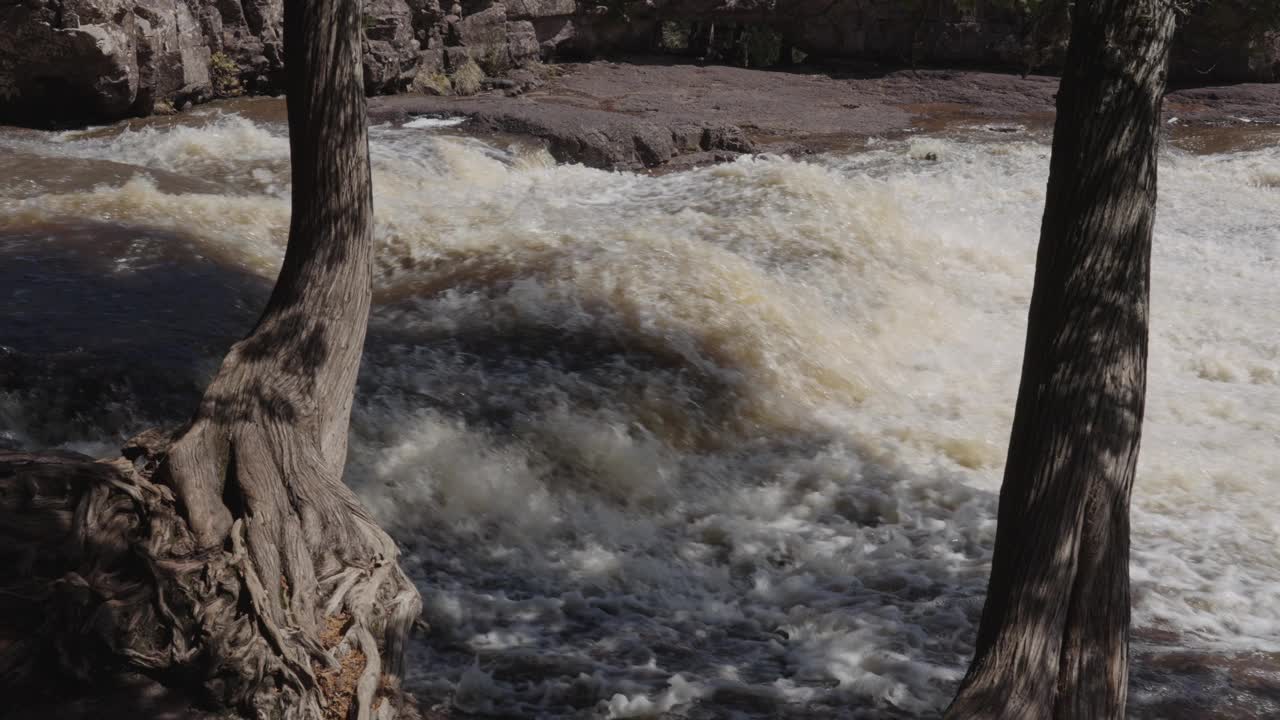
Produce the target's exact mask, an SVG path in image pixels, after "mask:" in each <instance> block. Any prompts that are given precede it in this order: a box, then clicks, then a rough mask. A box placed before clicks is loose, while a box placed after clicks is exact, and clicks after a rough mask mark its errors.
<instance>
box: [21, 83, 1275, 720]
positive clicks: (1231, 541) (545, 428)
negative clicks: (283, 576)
mask: <svg viewBox="0 0 1280 720" xmlns="http://www.w3.org/2000/svg"><path fill="white" fill-rule="evenodd" d="M273 103H274V104H273ZM240 107H241V109H242V110H243V108H250V109H252V110H253V111H252V112H248V111H242V112H235V111H233V110H235V109H236V108H221V109H220V108H218V107H207V108H203V109H200V110H197V111H195V112H193V113H189V114H187V115H184V116H181V117H180V118H177V119H162V120H153V121H149V122H146V123H135V124H134V126H133V127H131V128H128V129H122V128H109V129H97V130H90V131H80V132H63V133H37V132H29V131H18V130H5V131H3V132H0V306H2V307H3V308H4V311H3V313H0V346H3V348H0V445H3V446H9V447H33V448H34V447H49V446H61V447H67V448H71V449H76V450H81V451H85V452H90V453H92V454H108V453H112V452H114V451H115V448H117V447H118V445H119V443H120V441H121V440H122V439H124V438H125V437H127V436H128V435H131V434H133V433H135V432H137V431H140V430H142V429H144V428H146V427H148V426H152V425H157V424H174V423H177V422H180V421H181V420H182V419H183V418H184V417H185V416H186V414H187V413H189V412H190V410H191V409H192V408H193V407H194V400H195V398H197V397H198V395H199V392H200V390H201V388H202V385H203V383H205V382H206V381H207V380H208V378H209V377H210V374H211V373H212V371H213V369H214V368H215V367H216V364H217V361H218V360H219V358H220V357H221V355H222V353H223V352H224V351H225V349H226V347H227V345H228V344H229V343H230V342H232V341H233V340H235V339H236V338H237V337H239V336H240V335H242V334H243V333H244V332H245V331H246V330H247V329H248V327H249V326H250V325H251V324H252V322H253V321H254V319H255V318H256V313H257V311H258V310H259V309H260V308H261V306H262V304H263V303H264V302H265V298H266V294H267V293H268V292H269V290H270V286H271V282H272V281H273V278H274V275H275V272H276V270H277V268H278V265H279V262H280V260H281V258H282V256H283V250H284V242H285V236H286V232H287V227H288V212H289V206H288V192H289V186H288V179H289V178H288V144H287V140H286V138H285V135H284V126H283V125H282V124H281V122H280V113H279V103H276V102H275V101H259V102H258V103H257V104H254V103H245V104H243V105H242V106H240ZM416 125H417V126H416V127H396V126H391V125H384V126H378V127H375V128H373V130H372V133H371V135H372V155H373V168H374V183H375V203H376V206H377V231H376V233H377V238H376V242H377V246H378V247H377V252H376V267H375V275H376V297H375V308H374V311H373V317H372V321H371V328H370V338H369V344H368V348H367V351H366V354H365V360H364V365H363V368H362V372H361V377H360V386H359V394H358V398H357V405H356V408H355V411H354V417H353V422H352V444H351V456H350V462H349V465H348V470H347V481H348V482H349V483H350V484H352V485H353V486H354V487H356V488H357V489H358V492H359V494H360V495H361V497H362V498H363V499H364V501H365V502H366V503H367V504H368V505H369V506H370V507H371V508H372V509H373V511H374V512H375V513H376V515H377V517H378V518H379V520H380V521H381V522H382V523H383V524H384V526H385V527H387V528H388V529H389V530H390V531H391V532H392V533H393V534H394V536H395V537H396V539H397V540H398V541H399V542H400V543H401V544H402V546H403V548H404V552H405V556H404V563H405V565H406V568H407V569H408V571H409V572H410V574H411V575H412V577H413V578H414V579H415V581H416V582H417V583H418V585H419V587H420V589H421V590H422V593H423V598H424V604H425V608H426V609H425V616H424V620H425V621H426V622H427V623H428V624H429V626H430V630H429V631H427V632H426V633H424V634H423V635H421V636H420V637H419V638H418V639H417V641H415V644H414V646H413V648H412V659H411V666H412V669H411V674H410V676H409V678H408V684H409V686H410V687H411V688H412V689H413V690H414V691H415V692H417V693H418V694H419V696H420V697H421V698H422V699H423V703H424V705H425V706H427V707H433V706H434V707H437V708H439V709H441V710H446V711H450V712H453V713H455V714H456V715H458V716H464V715H466V714H477V715H481V716H487V717H501V718H535V717H537V718H605V717H613V718H621V717H653V716H669V717H678V718H744V719H746V718H773V717H788V718H863V717H866V718H892V717H930V716H935V715H936V714H937V712H938V711H939V710H940V709H941V708H942V707H944V706H945V703H946V702H947V700H948V699H949V697H950V694H951V693H952V692H953V690H954V687H955V684H956V682H957V681H958V679H959V677H960V675H961V674H962V673H963V670H964V668H965V665H966V662H967V659H968V655H969V653H970V651H971V642H972V638H973V636H974V631H975V627H976V622H977V619H978V615H979V613H980V611H981V606H982V594H983V591H984V589H985V583H986V577H987V572H988V563H989V559H990V552H991V546H992V542H993V540H994V534H995V509H996V493H997V492H998V489H999V480H1000V472H1001V467H1002V465H1003V460H1004V453H1005V448H1006V443H1007V436H1008V430H1009V425H1010V422H1011V420H1012V413H1013V405H1014V397H1015V394H1016V391H1017V382H1018V372H1019V364H1020V361H1021V357H1020V356H1021V350H1022V343H1023V334H1024V330H1025V322H1026V311H1027V305H1028V300H1029V296H1030V290H1031V280H1032V265H1033V261H1034V255H1035V246H1036V240H1037V234H1038V226H1039V220H1040V211H1041V209H1042V207H1043V202H1044V186H1045V180H1046V177H1047V173H1048V159H1049V147H1048V145H1047V143H1046V140H1045V138H1043V137H1039V136H1036V135H1035V134H1033V133H1007V132H1002V133H990V132H986V131H984V130H983V129H981V128H975V129H973V130H971V131H964V132H948V133H944V134H937V135H926V136H919V137H906V138H902V139H895V140H876V141H872V142H870V143H869V144H868V146H867V147H866V149H864V150H860V151H858V152H856V153H845V154H830V155H819V156H814V157H811V158H807V159H805V160H802V161H801V160H792V159H784V158H778V157H767V156H765V157H755V158H744V159H740V160H738V161H736V162H732V163H728V164H723V165H718V166H715V167H708V168H703V169H697V170H692V171H686V172H680V173H675V174H669V175H664V176H658V177H650V176H645V175H637V174H626V173H607V172H602V171H598V170H593V169H588V168H585V167H581V166H574V165H557V164H555V163H554V162H552V161H551V159H550V158H549V157H548V156H547V155H546V154H545V153H543V152H541V151H538V150H532V149H528V148H525V147H522V146H519V145H507V144H505V143H502V142H499V141H496V140H494V141H483V140H478V139H474V138H469V137H466V136H464V135H461V134H459V133H457V132H456V131H455V130H453V129H449V128H443V127H432V125H442V124H441V123H417V124H416ZM1002 129H1008V128H1002ZM1278 207H1280V148H1278V147H1275V146H1265V145H1264V146H1263V147H1261V148H1256V147H1255V148H1254V149H1246V150H1238V151H1233V152H1220V153H1216V154H1196V153H1192V152H1189V151H1186V150H1182V149H1178V148H1176V147H1169V148H1167V149H1166V150H1165V151H1164V152H1163V154H1162V157H1161V167H1160V202H1159V216H1158V221H1157V227H1156V239H1155V250H1154V259H1153V270H1152V275H1153V280H1152V286H1153V297H1152V318H1151V333H1152V334H1151V351H1150V354H1151V361H1150V372H1151V377H1150V387H1149V394H1148V410H1147V423H1146V429H1145V435H1144V439H1143V447H1142V453H1141V460H1140V465H1139V470H1138V472H1139V477H1138V483H1137V488H1136V491H1135V496H1134V511H1133V524H1134V527H1133V556H1132V574H1133V591H1134V603H1135V607H1134V621H1135V645H1134V651H1135V660H1134V666H1133V675H1132V678H1133V680H1132V693H1131V713H1132V714H1133V715H1134V716H1135V717H1150V718H1163V717H1170V718H1172V717H1187V718H1193V717H1195V718H1199V717H1242V718H1243V717H1258V718H1262V717H1275V716H1277V714H1280V602H1277V598H1278V597H1280V492H1277V487H1280V332H1278V330H1280V311H1277V307H1280V284H1278V283H1277V278H1278V277H1280V260H1278V255H1280V211H1278V210H1277V208H1278Z"/></svg>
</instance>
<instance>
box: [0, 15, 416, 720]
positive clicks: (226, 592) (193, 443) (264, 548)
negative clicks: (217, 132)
mask: <svg viewBox="0 0 1280 720" xmlns="http://www.w3.org/2000/svg"><path fill="white" fill-rule="evenodd" d="M360 27H361V15H360V2H359V0H286V1H285V6H284V30H285V38H284V40H285V56H286V68H287V72H288V88H287V90H288V92H287V98H288V115H289V143H290V156H291V161H292V178H293V200H292V211H293V213H292V218H291V223H290V227H289V243H288V248H287V250H286V253H285V258H284V263H283V266H282V268H281V271H280V275H279V278H278V280H277V283H276V286H275V289H274V291H273V292H272V295H271V298H270V300H269V301H268V304H267V307H266V310H265V311H264V312H263V315H262V317H261V318H260V319H259V321H258V324H257V326H256V327H255V328H254V329H253V331H252V332H251V333H250V334H249V336H248V337H246V338H245V339H244V340H242V341H240V342H238V343H236V344H235V345H234V346H233V347H232V348H231V350H230V351H229V353H228V354H227V356H226V358H225V359H224V361H223V363H222V366H221V368H220V370H219V372H218V373H217V375H216V376H215V378H214V379H213V381H212V382H211V383H210V385H209V387H208V389H207V391H206V393H205V395H204V397H203V400H202V402H201V404H200V407H199V408H198V410H197V411H196V413H195V415H194V417H193V418H192V420H191V422H190V424H189V425H188V426H187V427H186V428H184V429H183V430H181V431H180V432H179V433H177V434H176V435H174V436H166V435H163V434H159V433H149V434H144V436H142V437H140V438H138V439H136V440H135V441H133V442H132V443H131V445H130V446H129V447H127V448H126V452H125V454H126V457H127V458H128V459H129V460H130V462H126V461H114V462H111V463H86V462H83V461H71V460H67V461H65V462H62V461H57V462H55V461H54V460H53V459H51V458H47V457H46V458H44V459H43V460H41V459H33V458H18V459H14V458H13V457H8V458H2V457H0V511H3V512H4V513H6V515H7V516H8V521H9V522H16V521H15V520H14V518H15V517H19V516H21V515H23V513H26V514H28V515H31V514H32V513H35V514H34V515H32V517H37V518H44V520H47V521H48V522H47V523H46V527H44V529H43V530H42V531H41V532H28V533H27V534H26V535H22V536H21V537H19V538H18V539H16V540H15V543H16V547H17V548H18V549H19V553H20V554H21V555H22V557H26V558H28V561H29V564H30V565H31V567H32V568H34V570H33V572H32V573H31V574H30V577H28V578H24V579H22V581H20V582H17V581H16V582H15V583H13V584H8V583H6V584H5V586H4V587H0V590H5V591H13V590H14V589H15V588H16V589H17V590H16V591H15V592H8V593H5V592H0V596H3V597H5V598H7V600H6V602H12V603H13V605H12V607H9V608H7V609H8V610H10V611H12V613H13V616H14V617H24V615H23V613H24V612H25V613H27V614H30V613H31V612H32V610H33V608H38V607H40V606H41V605H44V606H47V607H50V608H53V609H52V610H49V611H47V612H46V613H45V616H47V617H49V618H53V619H52V620H48V621H46V622H45V623H43V624H39V625H38V627H37V628H36V631H35V632H34V633H32V638H34V639H30V638H28V639H24V640H22V642H21V643H18V641H16V640H14V638H17V637H19V635H20V634H21V633H20V632H19V631H20V630H22V628H18V627H17V626H4V625H0V630H2V631H3V632H2V633H0V651H3V652H0V670H4V671H5V679H4V681H3V682H0V687H3V688H5V689H12V688H13V687H14V686H16V685H20V684H22V683H28V684H30V683H32V682H36V681H38V680H39V679H40V677H41V675H42V673H46V674H48V675H49V676H50V677H54V676H61V677H66V676H68V675H69V676H71V677H72V678H75V679H76V680H80V681H84V682H89V681H90V680H92V679H93V676H94V675H95V674H97V673H96V669H97V668H110V669H111V670H113V671H121V672H125V671H128V672H141V673H143V674H146V675H149V676H151V677H152V678H153V679H156V680H159V681H160V682H162V683H163V684H166V685H171V686H179V687H183V688H189V689H190V688H195V689H198V690H199V692H198V693H197V696H198V697H197V700H198V701H199V702H200V703H202V704H203V705H205V706H208V707H214V708H231V709H234V710H236V711H238V712H240V713H242V714H244V715H246V716H250V717H272V718H275V717H284V718H308V719H310V718H347V717H348V716H349V717H352V718H360V719H362V720H363V719H364V718H370V717H375V716H376V717H379V718H390V717H395V716H397V714H399V715H400V716H404V715H406V714H408V715H412V714H414V712H413V708H412V706H411V703H410V702H409V701H408V700H407V698H406V697H405V696H404V695H403V694H402V693H399V692H398V690H397V680H398V678H399V676H400V674H401V671H402V664H403V658H404V646H405V641H406V639H407V636H408V633H409V629H410V625H411V624H412V622H413V621H414V619H415V618H416V617H417V615H418V612H419V610H420V608H421V600H420V598H419V596H418V593H417V591H416V589H415V588H414V586H413V585H412V583H410V582H409V581H408V579H407V578H406V577H405V575H404V573H403V572H402V571H401V570H400V568H399V566H398V564H397V557H398V551H397V549H396V547H395V544H394V543H393V542H392V540H391V538H390V537H389V536H388V535H387V534H386V533H385V532H383V531H382V530H381V529H379V528H378V527H377V525H376V524H375V523H374V521H373V519H372V518H371V517H370V515H369V513H368V512H367V511H366V510H365V508H364V507H363V506H362V505H361V503H360V502H359V500H358V499H357V498H356V496H355V494H354V493H353V492H352V491H351V490H350V489H349V488H347V487H346V486H345V485H344V484H343V483H342V471H343V466H344V464H345V461H346V454H347V432H348V423H349V418H350V413H351V406H352V402H353V398H354V391H355V383H356V375H357V372H358V370H359V364H360V357H361V353H362V350H363V346H364V339H365V332H366V328H367V325H368V314H369V306H370V302H371V293H372V265H371V254H372V244H373V242H372V233H373V199H372V185H371V181H370V170H369V154H368V131H367V123H366V117H365V99H364V92H363V87H362V73H361V66H360ZM6 476H7V479H6ZM59 477H61V478H63V481H58V480H57V478H59ZM51 478H52V479H51ZM51 488H52V489H51ZM41 508H44V509H48V508H54V509H55V510H56V512H54V511H49V512H46V513H44V514H41V513H40V512H37V511H39V510H41ZM28 524H29V523H28ZM68 538H70V539H69V540H68ZM50 542H52V543H53V545H54V546H57V547H59V548H60V550H59V551H58V552H57V553H43V552H42V551H40V550H39V549H38V548H40V547H43V546H42V543H43V544H44V545H48V544H49V543H50ZM68 548H69V549H68ZM28 550H30V551H31V552H28ZM15 643H17V644H15ZM16 647H21V648H25V649H27V650H30V651H31V652H29V653H26V654H25V655H19V654H16V653H15V652H9V651H10V650H13V649H14V648H16ZM40 648H46V649H47V648H54V650H53V651H49V652H45V651H42V650H40ZM42 662H43V663H45V665H43V666H42V665H40V663H42ZM37 668H42V669H40V670H39V671H37V670H36V669H37Z"/></svg>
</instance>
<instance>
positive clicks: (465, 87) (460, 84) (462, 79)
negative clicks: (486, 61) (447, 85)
mask: <svg viewBox="0 0 1280 720" xmlns="http://www.w3.org/2000/svg"><path fill="white" fill-rule="evenodd" d="M450 81H451V83H452V85H453V92H454V93H455V94H457V95H475V94H476V93H478V92H480V85H481V83H483V82H484V70H481V69H480V66H479V65H477V64H476V62H475V61H474V60H468V61H467V62H466V63H465V64H463V66H462V67H460V68H458V69H457V70H456V71H454V73H453V75H452V76H451V77H450Z"/></svg>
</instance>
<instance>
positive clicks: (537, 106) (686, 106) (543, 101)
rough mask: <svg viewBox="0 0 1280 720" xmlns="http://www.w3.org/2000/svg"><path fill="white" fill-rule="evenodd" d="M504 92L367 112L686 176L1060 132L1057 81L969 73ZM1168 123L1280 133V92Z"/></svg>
mask: <svg viewBox="0 0 1280 720" xmlns="http://www.w3.org/2000/svg"><path fill="white" fill-rule="evenodd" d="M500 84H501V85H502V87H497V88H495V89H494V90H492V91H490V92H486V93H482V94H479V95H475V96H471V97H436V96H426V95H413V94H409V95H398V96H392V97H381V98H374V99H372V100H371V101H370V106H369V112H370V114H371V116H372V119H373V120H374V121H375V122H404V121H406V120H409V119H410V118H412V117H414V116H431V117H444V116H450V117H454V116H461V117H465V118H466V119H467V123H466V125H464V126H463V128H462V129H464V130H467V131H469V132H482V133H483V132H489V133H504V134H513V135H520V136H528V137H532V138H536V139H538V140H540V141H541V142H544V143H545V144H546V146H547V148H548V150H549V151H550V152H551V154H552V155H553V156H554V157H555V158H556V159H557V160H560V161H562V162H580V163H583V164H586V165H590V166H593V167H600V168H610V169H624V170H638V169H646V168H648V169H654V168H660V169H678V168H681V167H687V166H689V165H692V164H701V163H706V162H715V161H720V160H726V159H731V158H733V157H736V156H737V155H739V154H742V153H760V152H770V153H778V154H805V153H810V152H816V151H822V150H829V149H839V148H842V147H853V146H857V145H859V144H861V143H862V142H864V141H865V139H866V138H868V137H872V136H883V135H892V134H895V133H901V132H907V131H912V130H918V129H925V130H942V129H946V128H948V127H960V126H976V127H978V128H983V129H986V130H988V131H990V132H1002V133H1003V132H1010V131H1016V130H1025V131H1030V132H1035V131H1043V130H1047V129H1048V128H1049V127H1050V126H1051V124H1052V118H1053V110H1054V95H1055V93H1056V92H1057V87H1058V80H1057V78H1054V77H1048V76H1028V77H1021V76H1018V75H1010V74H999V73H988V72H970V71H912V70H904V71H896V72H890V73H885V74H879V75H873V76H867V75H851V74H842V73H838V72H835V73H833V72H818V71H812V70H807V71H806V70H793V71H764V70H749V69H744V68H736V67H728V66H723V65H706V66H701V65H695V64H675V63H671V62H667V61H665V60H662V59H657V60H653V59H650V60H645V59H639V60H636V61H634V62H630V63H613V62H593V63H580V64H570V65H565V66H561V67H560V68H559V73H558V74H557V75H556V76H554V77H550V78H546V79H544V80H537V81H530V82H529V85H530V86H532V87H531V88H530V89H528V90H527V91H525V92H519V91H520V90H521V89H522V88H521V87H510V86H507V85H506V84H505V83H500ZM1165 111H1166V120H1167V124H1168V127H1169V128H1170V130H1171V135H1172V137H1173V139H1174V140H1175V142H1185V143H1186V144H1187V145H1188V146H1189V147H1193V148H1194V147H1195V144H1196V143H1197V142H1199V143H1205V142H1210V141H1209V140H1206V139H1205V137H1206V135H1205V132H1204V129H1205V128H1207V127H1218V128H1223V127H1231V126H1235V127H1250V128H1253V127H1257V126H1260V125H1270V124H1276V123H1280V85H1274V84H1239V85H1231V86H1223V87H1206V88H1195V89H1188V90H1176V91H1174V92H1172V93H1170V94H1169V96H1168V98H1167V101H1166V108H1165ZM1262 132H1263V133H1264V134H1265V132H1266V131H1265V130H1264V131H1262ZM1223 134H1224V133H1223V132H1219V133H1216V134H1215V137H1216V138H1217V139H1216V140H1214V141H1213V142H1214V143H1216V144H1214V146H1213V147H1214V149H1221V143H1222V142H1223V140H1222V139H1221V136H1222V135H1223ZM1225 134H1229V132H1228V133H1225ZM1257 135H1258V132H1251V133H1250V136H1251V137H1256V136H1257Z"/></svg>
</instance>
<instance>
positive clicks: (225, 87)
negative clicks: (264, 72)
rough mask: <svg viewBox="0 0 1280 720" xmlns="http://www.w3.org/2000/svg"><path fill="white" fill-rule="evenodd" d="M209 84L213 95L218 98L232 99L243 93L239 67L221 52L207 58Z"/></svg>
mask: <svg viewBox="0 0 1280 720" xmlns="http://www.w3.org/2000/svg"><path fill="white" fill-rule="evenodd" d="M209 82H210V83H212V85H213V92H214V94H216V95H218V96H220V97H234V96H236V95H239V94H240V93H242V92H244V88H242V87H241V86H240V66H239V65H236V62H235V61H234V60H232V59H231V58H229V57H227V56H226V54H225V53H222V52H216V53H214V54H213V55H211V56H210V57H209Z"/></svg>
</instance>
